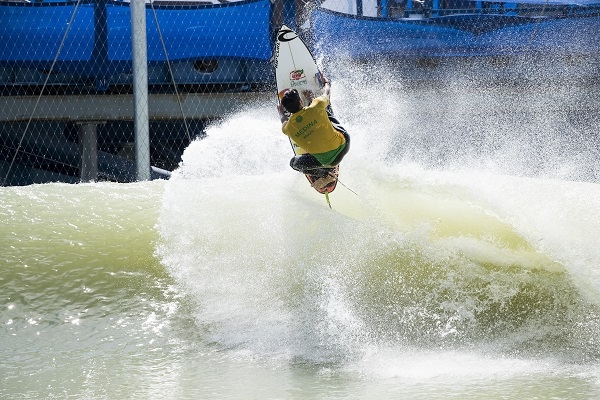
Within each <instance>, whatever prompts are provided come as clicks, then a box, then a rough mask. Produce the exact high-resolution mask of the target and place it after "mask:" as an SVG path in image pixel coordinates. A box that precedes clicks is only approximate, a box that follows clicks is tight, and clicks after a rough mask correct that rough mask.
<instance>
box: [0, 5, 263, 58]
mask: <svg viewBox="0 0 600 400" xmlns="http://www.w3.org/2000/svg"><path fill="white" fill-rule="evenodd" d="M103 3H104V4H106V8H105V9H104V8H103V7H102V6H99V5H100V4H103ZM95 9H96V10H95ZM154 9H155V11H156V17H157V19H158V22H159V26H160V32H161V34H162V36H163V40H164V43H165V46H166V49H167V52H168V58H169V60H173V61H176V60H185V59H201V58H228V59H255V60H269V59H270V57H271V52H272V45H271V31H270V16H271V3H270V1H269V0H246V1H241V2H235V3H227V4H219V5H196V6H165V5H160V6H156V5H155V6H154ZM104 10H105V12H104ZM74 12H75V15H74V19H73V22H72V23H71V24H70V25H69V21H70V20H71V17H72V15H73V13H74ZM146 22H147V36H148V60H149V61H150V62H153V61H165V54H164V51H163V47H162V43H161V41H160V38H159V31H158V29H157V26H156V23H155V17H154V12H153V10H152V9H151V8H150V7H149V6H147V8H146ZM95 27H96V29H95ZM67 28H68V34H67V36H66V40H65V42H64V44H63V46H62V48H61V49H60V51H59V47H60V44H61V41H62V40H63V37H64V35H65V32H66V31H67ZM57 54H58V58H57V60H58V62H59V64H58V65H59V66H62V68H67V67H69V63H71V67H73V65H77V62H90V61H92V62H93V61H96V62H98V63H101V64H102V63H106V62H112V61H115V62H121V61H129V62H130V60H131V22H130V9H129V4H128V3H124V2H121V1H112V0H107V1H105V2H100V1H99V2H98V3H97V4H96V2H94V1H90V0H84V1H82V2H81V4H80V5H79V6H77V3H76V2H66V3H55V2H53V3H32V4H25V3H7V2H0V65H2V64H4V65H7V62H9V63H11V64H14V63H17V64H20V65H27V64H31V63H34V64H36V65H40V63H41V64H48V63H50V62H51V61H52V60H54V58H55V57H56V55H57ZM102 68H106V65H95V66H94V69H102Z"/></svg>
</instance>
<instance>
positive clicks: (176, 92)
mask: <svg viewBox="0 0 600 400" xmlns="http://www.w3.org/2000/svg"><path fill="white" fill-rule="evenodd" d="M150 8H152V14H153V15H154V22H155V23H156V30H157V31H158V37H159V38H160V43H161V45H162V48H163V52H164V53H165V60H166V62H167V68H168V70H169V75H170V76H171V82H173V89H174V90H175V96H177V104H178V105H179V110H180V111H181V117H182V118H183V126H184V128H185V133H186V135H187V137H188V140H189V141H190V142H191V141H192V135H190V129H189V127H188V123H187V119H186V117H185V113H184V111H183V105H182V103H181V98H180V96H179V91H178V90H177V82H175V76H174V75H173V70H172V69H171V62H170V61H169V55H168V54H167V46H166V45H165V40H164V38H163V35H162V31H161V30H160V24H159V23H158V16H157V15H156V10H155V9H154V0H152V1H150Z"/></svg>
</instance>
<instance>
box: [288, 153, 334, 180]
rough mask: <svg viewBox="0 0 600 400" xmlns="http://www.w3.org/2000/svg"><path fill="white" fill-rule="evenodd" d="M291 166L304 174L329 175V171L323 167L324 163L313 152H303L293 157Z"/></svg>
mask: <svg viewBox="0 0 600 400" xmlns="http://www.w3.org/2000/svg"><path fill="white" fill-rule="evenodd" d="M290 167H292V168H293V169H295V170H296V171H299V172H302V173H303V174H310V175H317V176H321V175H323V176H327V173H328V171H327V170H325V169H324V168H323V165H322V164H321V163H320V162H319V160H317V159H316V158H315V157H314V156H313V155H312V154H302V155H301V156H296V157H292V159H291V160H290Z"/></svg>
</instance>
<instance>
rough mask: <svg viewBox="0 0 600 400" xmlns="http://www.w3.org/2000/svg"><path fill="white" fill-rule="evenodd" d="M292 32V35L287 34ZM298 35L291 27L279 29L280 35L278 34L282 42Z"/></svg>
mask: <svg viewBox="0 0 600 400" xmlns="http://www.w3.org/2000/svg"><path fill="white" fill-rule="evenodd" d="M289 33H291V34H292V36H291V37H290V36H286V35H287V34H289ZM297 37H298V35H296V32H294V31H293V30H291V29H281V30H279V36H277V40H279V41H280V42H289V41H290V40H294V39H296V38H297Z"/></svg>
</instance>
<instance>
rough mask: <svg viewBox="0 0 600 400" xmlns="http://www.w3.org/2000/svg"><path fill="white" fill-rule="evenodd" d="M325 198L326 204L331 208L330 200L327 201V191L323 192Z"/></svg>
mask: <svg viewBox="0 0 600 400" xmlns="http://www.w3.org/2000/svg"><path fill="white" fill-rule="evenodd" d="M325 200H327V205H328V206H329V208H331V201H329V193H328V192H325Z"/></svg>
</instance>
